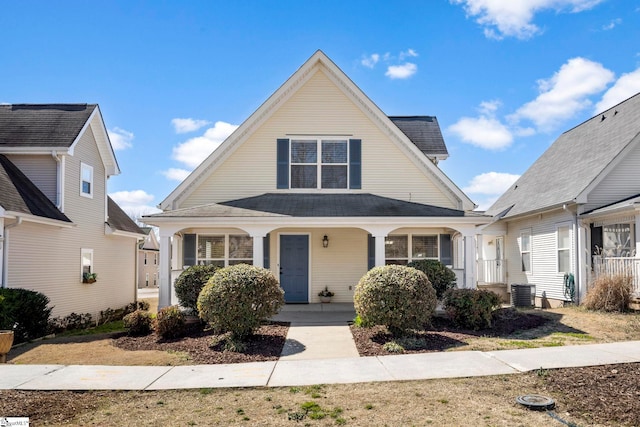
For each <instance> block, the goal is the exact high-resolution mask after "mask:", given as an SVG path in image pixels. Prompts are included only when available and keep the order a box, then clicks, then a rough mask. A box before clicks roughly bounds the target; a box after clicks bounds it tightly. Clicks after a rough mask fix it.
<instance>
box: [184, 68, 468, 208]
mask: <svg viewBox="0 0 640 427" xmlns="http://www.w3.org/2000/svg"><path fill="white" fill-rule="evenodd" d="M287 135H318V136H322V135H342V136H344V139H351V138H355V139H361V141H362V158H361V160H362V189H361V190H342V191H356V192H366V193H373V194H377V195H380V196H384V197H391V198H395V199H399V200H406V201H413V202H416V203H425V204H431V205H435V206H442V207H447V208H453V209H457V208H458V205H457V201H454V197H453V196H452V195H450V194H449V193H448V192H447V191H446V190H443V188H442V184H441V183H440V182H438V181H437V180H435V179H432V178H430V177H429V176H427V175H425V173H424V168H425V166H422V165H421V166H418V165H417V164H416V163H415V162H414V161H412V160H411V159H412V158H413V154H409V155H407V153H406V151H404V150H403V149H401V148H400V147H399V146H398V145H396V143H395V142H393V141H392V140H390V139H389V137H388V136H387V134H386V133H385V132H383V131H381V130H380V128H379V127H378V126H377V124H376V123H374V122H373V121H372V120H371V119H370V118H369V117H368V116H367V115H365V113H363V112H362V110H361V109H360V108H359V107H357V106H356V105H355V104H354V103H353V101H352V100H351V99H350V98H349V97H347V96H346V95H345V94H344V93H343V92H342V91H341V90H340V89H339V88H338V87H336V85H335V84H334V83H333V82H332V81H331V80H330V78H329V77H327V75H325V73H324V72H322V71H318V72H316V73H315V74H314V75H313V76H312V77H310V79H309V80H308V81H307V82H306V83H305V85H304V86H303V87H301V88H300V89H299V90H298V91H297V92H295V93H294V94H293V95H292V96H291V97H290V98H289V99H287V100H286V101H285V103H284V104H283V105H282V106H281V107H280V108H279V109H278V110H277V111H276V112H275V113H273V114H272V115H271V116H269V117H268V119H267V121H266V122H265V123H264V124H262V125H261V126H260V127H259V128H258V129H256V131H255V133H253V134H252V135H251V136H250V138H249V139H248V140H247V141H245V142H243V143H242V144H241V145H240V146H239V147H238V148H237V149H236V150H235V151H233V152H232V154H231V155H230V156H229V157H226V158H223V159H222V160H223V162H222V164H220V166H219V167H218V168H217V169H216V170H215V171H214V172H213V173H212V174H211V175H210V176H208V177H207V178H206V179H205V180H204V181H203V182H202V183H198V184H197V187H196V188H195V190H194V191H193V192H192V193H190V194H189V195H188V196H186V199H185V200H181V201H180V204H179V206H176V208H186V207H192V206H199V205H203V204H208V203H215V202H220V201H226V200H234V199H239V198H243V197H251V196H256V195H260V194H264V193H269V192H274V191H275V190H276V169H277V168H276V141H277V139H278V138H283V137H286V136H287ZM335 139H342V138H340V137H335ZM421 156H422V155H421ZM424 159H425V161H429V160H427V159H426V157H425V158H424ZM247 171H251V173H247Z"/></svg>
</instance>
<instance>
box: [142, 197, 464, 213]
mask: <svg viewBox="0 0 640 427" xmlns="http://www.w3.org/2000/svg"><path fill="white" fill-rule="evenodd" d="M464 215H465V214H464V211H460V210H456V209H447V208H442V207H439V206H431V205H422V204H419V203H412V202H405V201H402V200H395V199H390V198H387V197H380V196H375V195H373V194H300V193H281V194H280V193H278V194H276V193H267V194H263V195H260V196H255V197H248V198H246V199H239V200H232V201H228V202H223V203H217V204H210V205H204V206H197V207H194V208H186V209H178V210H174V211H167V212H163V213H159V214H154V215H149V216H150V217H152V218H153V217H282V216H286V217H462V216H464Z"/></svg>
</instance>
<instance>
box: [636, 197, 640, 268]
mask: <svg viewBox="0 0 640 427" xmlns="http://www.w3.org/2000/svg"><path fill="white" fill-rule="evenodd" d="M636 258H640V208H636Z"/></svg>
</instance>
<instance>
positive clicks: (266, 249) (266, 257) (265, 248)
mask: <svg viewBox="0 0 640 427" xmlns="http://www.w3.org/2000/svg"><path fill="white" fill-rule="evenodd" d="M270 236H271V235H270V234H267V235H266V236H264V237H263V238H262V245H263V249H262V251H263V254H264V258H263V260H262V266H263V267H264V268H269V262H270V259H269V248H270V244H269V241H270V240H271V239H270Z"/></svg>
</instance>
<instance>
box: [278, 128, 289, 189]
mask: <svg viewBox="0 0 640 427" xmlns="http://www.w3.org/2000/svg"><path fill="white" fill-rule="evenodd" d="M277 176H278V179H277V181H278V182H277V188H278V189H286V188H289V140H288V139H280V138H278V147H277Z"/></svg>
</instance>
